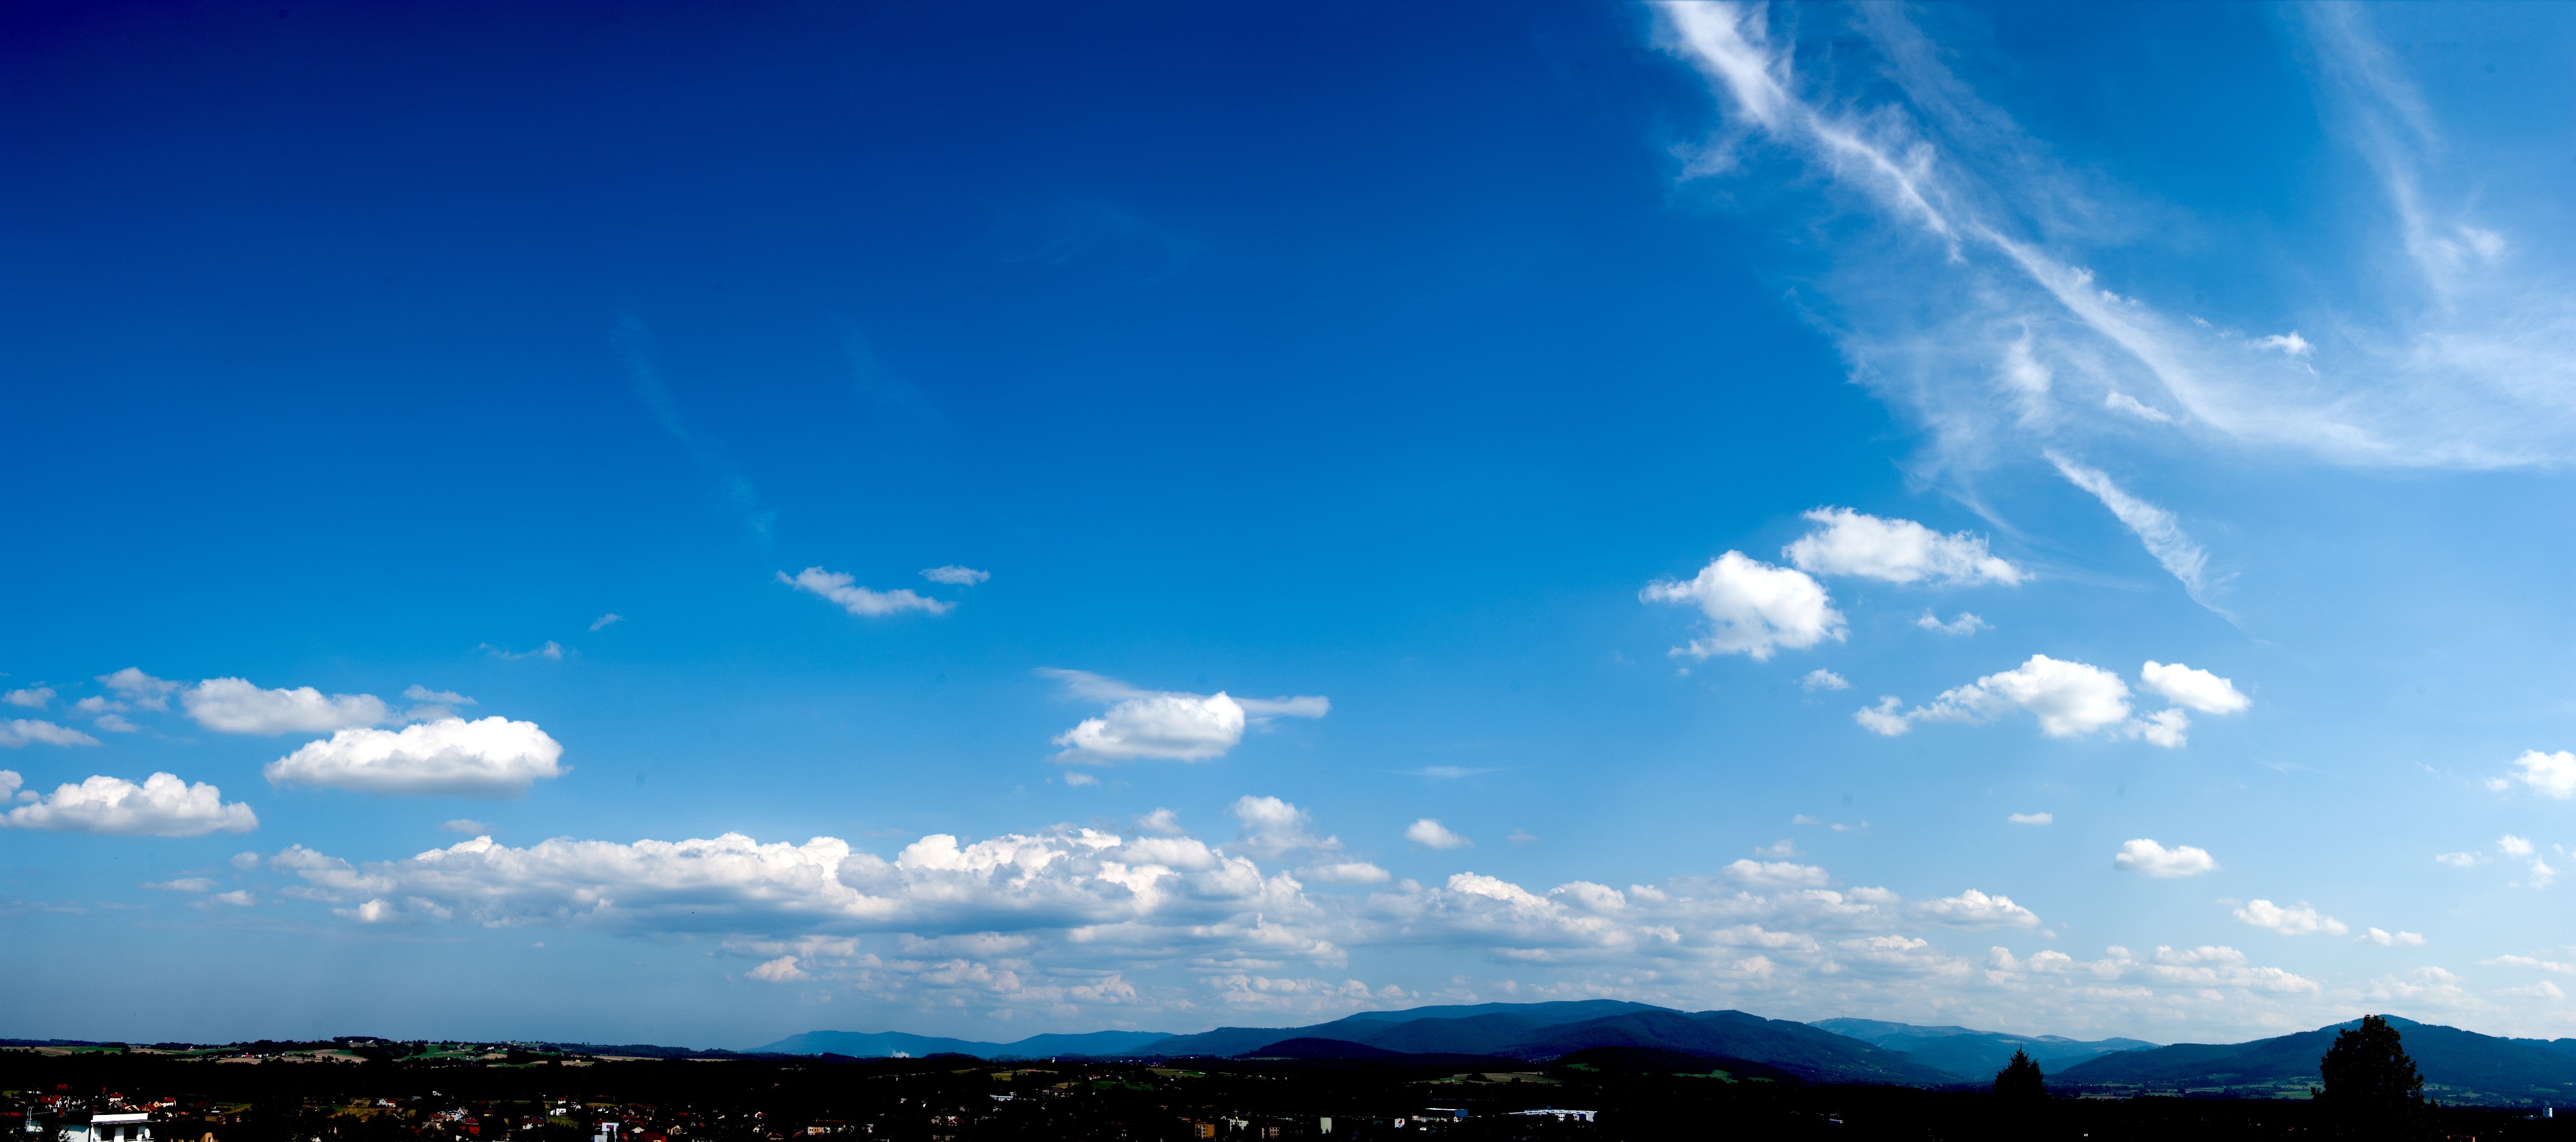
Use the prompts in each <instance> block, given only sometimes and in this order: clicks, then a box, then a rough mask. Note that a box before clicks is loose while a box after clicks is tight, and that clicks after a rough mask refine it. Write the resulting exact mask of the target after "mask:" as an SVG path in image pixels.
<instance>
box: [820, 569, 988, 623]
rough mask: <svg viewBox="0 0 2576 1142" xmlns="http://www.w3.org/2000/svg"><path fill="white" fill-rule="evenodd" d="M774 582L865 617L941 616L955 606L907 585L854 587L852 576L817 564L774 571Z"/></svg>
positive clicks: (855, 580) (856, 581) (855, 581)
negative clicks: (793, 571) (886, 588)
mask: <svg viewBox="0 0 2576 1142" xmlns="http://www.w3.org/2000/svg"><path fill="white" fill-rule="evenodd" d="M778 581H779V582H781V583H785V584H787V585H788V586H790V587H794V588H796V589H797V590H799V591H805V592H809V593H811V594H815V595H819V596H822V597H823V598H825V599H829V600H831V601H832V602H833V603H834V604H836V605H838V606H839V607H840V608H841V609H842V610H845V611H848V612H850V613H851V614H854V615H859V616H862V617H868V618H874V617H877V616H880V615H899V614H902V613H904V612H906V611H920V612H922V613H924V614H931V615H944V614H947V613H948V612H949V611H951V610H954V609H956V606H957V604H955V603H951V602H948V601H946V600H944V599H933V598H929V597H927V596H924V595H919V594H915V593H914V592H913V591H912V590H911V589H910V588H908V587H907V588H901V589H897V590H893V591H877V590H871V589H869V588H866V587H861V586H858V585H857V584H858V580H857V579H856V578H855V577H853V576H849V575H844V574H842V573H840V572H838V571H826V570H824V569H822V568H820V567H808V568H806V569H804V570H802V571H799V572H797V573H796V574H795V575H794V576H792V577H791V576H790V575H788V574H787V573H786V572H784V571H781V572H779V573H778Z"/></svg>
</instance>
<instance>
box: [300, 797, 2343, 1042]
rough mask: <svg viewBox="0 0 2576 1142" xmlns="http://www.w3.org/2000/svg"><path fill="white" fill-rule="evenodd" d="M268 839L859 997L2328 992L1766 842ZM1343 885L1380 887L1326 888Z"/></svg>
mask: <svg viewBox="0 0 2576 1142" xmlns="http://www.w3.org/2000/svg"><path fill="white" fill-rule="evenodd" d="M1167 823H1169V824H1171V825H1173V826H1175V827H1176V825H1177V822H1167ZM270 863H271V866H272V867H273V868H274V869H276V870H277V871H279V872H281V873H284V874H286V875H288V876H291V877H294V878H296V879H297V880H299V881H300V882H301V883H300V884H299V885H298V886H297V887H295V888H293V889H290V890H288V891H287V892H286V893H282V894H281V896H283V897H285V899H284V900H283V901H281V904H282V905H283V906H284V907H288V908H294V907H297V906H299V905H298V901H312V902H315V903H318V904H320V905H321V906H324V907H329V908H331V909H333V910H334V912H335V913H336V914H337V915H338V916H339V917H340V918H341V919H342V921H343V922H347V923H352V924H373V925H401V924H411V925H458V926H478V927H504V926H537V927H562V928H572V929H589V930H593V931H604V932H609V933H619V934H626V935H631V936H636V937H643V938H651V939H657V940H658V939H666V938H668V937H670V936H675V935H683V934H705V935H711V936H716V937H718V939H717V940H716V941H713V942H715V943H716V944H717V946H718V947H719V948H720V949H721V950H720V953H719V954H720V955H722V956H725V957H731V958H733V959H734V960H736V961H737V962H736V963H735V964H734V965H732V966H731V967H730V968H729V969H725V968H721V967H719V968H716V970H730V971H732V972H733V973H735V974H737V975H745V976H748V975H749V974H751V973H753V972H755V971H758V970H760V968H759V965H762V964H774V963H777V962H778V961H780V960H781V959H783V958H790V957H792V961H793V962H792V966H793V968H794V969H795V971H796V973H797V974H798V975H800V976H801V977H802V978H801V979H798V980H797V981H796V982H799V983H809V981H810V983H809V986H814V987H827V988H829V989H831V990H833V991H834V992H836V993H838V994H840V995H855V996H858V997H860V998H861V999H862V1000H863V1001H866V1002H881V1003H895V1004H901V1005H905V1006H908V1007H920V1006H929V1007H938V1008H946V1009H951V1010H956V1011H960V1012H962V1013H980V1014H983V1015H987V1016H992V1017H995V1018H1012V1017H1015V1016H1016V1017H1019V1018H1023V1019H1029V1018H1040V1017H1043V1018H1046V1019H1049V1020H1055V1021H1072V1022H1081V1023H1091V1024H1094V1025H1097V1024H1098V1023H1100V1022H1103V1021H1113V1022H1129V1021H1143V1020H1146V1019H1149V1018H1150V1019H1154V1020H1157V1021H1160V1020H1168V1019H1178V1018H1197V1019H1200V1020H1203V1021H1207V1022H1232V1023H1250V1022H1258V1021H1264V1020H1275V1021H1280V1022H1304V1021H1312V1020H1315V1019H1323V1018H1331V1017H1335V1016H1339V1015H1344V1014H1348V1013H1350V1012H1351V1011H1353V1010H1355V1009H1360V1008H1383V1007H1390V1006H1407V1005H1413V1004H1420V1003H1425V1002H1440V1001H1448V1002H1462V1003H1472V1002H1485V1001H1488V1000H1492V999H1496V998H1507V999H1514V1000H1517V1001H1531V1000H1540V999H1564V998H1581V997H1586V996H1600V995H1615V996H1619V997H1623V998H1632V999H1637V1000H1641V1001H1645V1002H1657V1003H1663V1004H1666V1005H1670V1006H1680V1007H1687V1008H1690V1009H1694V1010H1696V1009H1701V1008H1705V1007H1709V1006H1720V1005H1723V1006H1740V1007H1753V1008H1756V1009H1763V1008H1771V1007H1778V1006H1781V1005H1783V1004H1790V1003H1797V1002H1806V1001H1808V1000H1809V999H1811V998H1812V999H1819V1000H1821V999H1823V998H1828V997H1839V999H1838V1000H1837V1001H1838V1002H1845V1003H1861V1004H1869V1005H1880V1004H1894V1003H1897V1002H1901V1001H1904V1000H1906V999H1909V998H1912V999H1919V998H1920V996H1921V995H1922V994H1923V989H1924V988H1926V987H1929V988H1934V989H1937V991H1938V992H1939V993H1940V994H1943V995H1948V996H1952V997H1955V998H1957V999H1959V1000H1960V1001H1961V1002H1965V1003H1973V1004H1984V1003H2005V1004H2011V1005H2015V1006H2016V1007H2019V1006H2023V1005H2033V1004H2035V1005H2038V1006H2039V1007H2040V1008H2041V1009H2043V1010H2051V1011H2058V1012H2073V1011H2089V1012H2091V1013H2092V1014H2090V1015H2087V1016H2085V1018H2086V1019H2087V1020H2091V1021H2107V1022H2111V1023H2114V1024H2118V1023H2123V1022H2125V1021H2126V1020H2128V1019H2132V1018H2141V1017H2143V1016H2144V1013H2145V1012H2148V1011H2168V1012H2172V1011H2182V1012H2190V1013H2201V1014H2205V1015H2206V1016H2208V1017H2209V1018H2211V1019H2216V1020H2220V1021H2234V1022H2233V1023H2230V1024H2229V1025H2230V1026H2234V1025H2236V1024H2240V1023H2249V1022H2259V1021H2261V1020H2280V1021H2284V1022H2287V1021H2293V1020H2296V1021H2305V1020H2306V1019H2308V1017H2309V1016H2310V1015H2311V1014H2312V1012H2311V1011H2310V1010H2309V1009H2308V1008H2305V1007H2300V1008H2285V1007H2283V1006H2282V1004H2283V1003H2284V1002H2285V1001H2286V1000H2287V999H2288V998H2294V997H2299V996H2312V995H2314V994H2315V993H2316V992H2317V990H2318V989H2317V987H2316V985H2315V984H2314V983H2313V982H2311V981H2306V980H2303V979H2301V978H2300V977H2298V976H2296V975H2293V974H2290V973H2287V972H2284V971H2281V970H2280V969H2276V968H2266V967H2259V966H2255V965H2251V964H2249V963H2248V962H2247V959H2246V957H2245V956H2244V955H2242V954H2241V953H2237V952H2234V951H2232V950H2228V949H2213V948H2200V949H2194V950H2188V951H2176V950H2174V949H2170V948H2159V949H2157V950H2156V951H2155V952H2154V953H2153V954H2152V955H2145V956H2132V955H2130V954H2129V953H2127V952H2125V951H2121V950H2118V949H2114V950H2113V951H2112V954H2111V955H2110V956H2108V957H2106V958H2104V959H2102V960H2075V959H2073V958H2071V957H2067V956H2064V955H2062V954H2060V953H2057V952H2054V951H2046V952H2040V953H2037V954H2034V955H2033V956H2031V957H2030V958H2029V959H2026V960H2024V959H2017V958H2014V957H2013V956H2012V955H2011V953H2010V952H2009V951H1996V952H1990V953H1988V954H1987V955H1986V956H1985V957H1983V958H1981V959H1970V958H1966V957H1963V956H1960V955H1955V954H1952V953H1951V952H1950V951H1948V950H1946V949H1944V948H1943V947H1942V946H1941V943H1940V941H1941V939H1943V938H1944V937H1945V936H1947V935H1949V934H1950V933H1954V932H1956V931H1957V930H1958V929H1961V928H1981V927H2001V928H2004V929H2006V930H2010V931H2015V932H2023V931H2032V930H2033V929H2032V928H2031V925H2032V924H2033V923H2034V922H2035V919H2025V918H2023V916H2022V915H2021V911H2020V910H2018V909H2017V907H2016V906H2013V905H2011V904H2009V903H2007V902H2006V901H2004V899H2003V898H2002V897H1999V896H1996V895H1993V894H1991V893H1976V894H1970V893H1961V894H1959V895H1958V896H1954V897H1950V898H1947V899H1945V900H1928V899H1927V900H1924V901H1919V902H1918V901H1911V900H1908V899H1906V898H1904V897H1902V896H1900V895H1899V894H1897V893H1895V892H1892V891H1889V890H1886V889H1880V888H1850V889H1840V890H1837V889H1834V888H1830V887H1826V884H1828V883H1830V878H1829V877H1827V876H1826V875H1825V874H1824V872H1823V870H1821V869H1814V870H1813V871H1809V869H1810V867H1811V866H1802V865H1782V866H1780V867H1779V868H1777V869H1767V868H1760V866H1756V867H1757V869H1759V871H1758V872H1757V873H1756V874H1755V875H1754V877H1753V880H1752V881H1748V880H1747V879H1744V878H1742V877H1739V876H1736V875H1727V876H1721V877H1716V878H1710V879H1698V878H1691V877H1682V878H1676V879H1673V880H1669V881H1666V882H1663V883H1660V884H1620V885H1613V884H1605V883H1596V882H1592V881H1585V880H1572V881H1568V882H1565V883H1562V884H1558V885H1557V886H1555V887H1553V888H1546V887H1541V886H1538V885H1528V886H1524V885H1521V884H1517V883H1514V882H1512V881H1510V880H1507V879H1503V878H1501V877H1497V876H1492V875H1488V874H1483V873H1476V872H1460V873H1457V874H1454V875H1451V876H1449V877H1447V878H1446V879H1445V880H1442V881H1438V882H1434V883H1430V884H1423V883H1418V882H1415V881H1410V880H1404V879H1400V878H1395V877H1392V876H1386V877H1383V878H1381V876H1380V874H1381V873H1383V872H1384V870H1382V869H1376V866H1374V865H1367V864H1363V863H1361V862H1357V861H1349V862H1341V863H1339V864H1333V865H1324V866H1318V867H1315V868H1308V869H1304V870H1302V871H1300V872H1299V873H1298V874H1297V875H1295V876H1289V875H1285V874H1282V873H1279V872H1277V871H1275V870H1265V869H1264V867H1263V866H1262V865H1261V864H1260V863H1259V862H1257V861H1256V860H1255V859H1254V858H1251V857H1250V856H1248V855H1244V854H1240V853H1231V852H1228V851H1225V850H1222V849H1218V848H1216V847H1213V846H1210V845H1207V844H1205V843H1202V842H1200V841H1197V840H1195V839H1192V838H1190V837H1188V836H1187V835H1185V834H1178V833H1173V834H1171V835H1161V836H1155V835H1133V836H1120V835H1115V834H1111V833H1107V832H1103V831H1100V830H1096V829H1083V828H1076V827H1072V826H1057V827H1054V828H1051V829H1046V830H1042V831H1039V832H1036V833H1029V834H1009V835H1003V836H995V837H991V838H988V839H984V840H980V841H973V842H971V843H970V842H967V841H964V840H961V839H960V838H957V837H954V836H948V835H932V836H927V837H923V838H921V839H920V840H919V841H918V842H916V843H914V844H911V845H908V846H905V847H904V848H903V849H902V850H901V852H900V853H899V854H897V855H896V856H894V857H892V858H891V859H883V858H879V857H877V856H874V855H871V854H868V853H865V852H860V851H856V850H853V849H852V848H851V847H850V846H849V845H848V844H847V843H845V842H843V841H840V840H838V839H835V838H831V837H817V838H814V839H812V840H809V841H806V842H804V843H801V844H794V843H774V842H773V843H766V844H764V843H761V842H758V841H756V840H754V839H752V838H750V837H746V836H741V835H738V834H726V835H724V836H719V837H715V838H711V839H693V840H684V841H657V840H646V841H638V842H635V843H632V844H615V843H608V842H601V841H582V840H576V839H572V838H556V839H552V840H547V841H542V842H538V843H535V844H531V845H528V846H525V847H511V846H505V845H498V844H495V843H493V842H491V841H489V840H485V839H481V838H477V839H475V840H471V841H466V842H463V843H460V844H457V845H453V846H450V847H447V848H443V849H433V850H431V851H428V852H424V853H421V854H419V855H417V856H413V857H410V858H407V859H399V860H390V861H373V862H365V863H353V862H350V861H346V860H341V859H338V858H336V857H332V856H328V855H325V854H322V853H317V852H313V851H311V850H308V849H304V848H301V847H290V848H288V849H287V850H286V851H284V852H282V853H279V854H277V856H276V857H275V858H274V859H273V860H272V861H271V862H270ZM1372 870H1374V871H1372ZM1757 881H1758V882H1757ZM1327 883H1331V884H1355V885H1358V886H1360V888H1361V890H1360V891H1347V890H1345V891H1334V892H1309V891H1308V890H1307V889H1306V887H1305V886H1306V885H1307V884H1314V885H1322V884H1327ZM1430 947H1439V948H1450V949H1456V950H1458V951H1460V952H1465V953H1481V954H1482V957H1483V959H1484V961H1485V962H1487V963H1488V964H1490V965H1493V971H1492V972H1490V973H1487V974H1483V975H1481V976H1476V977H1468V976H1464V975H1462V976H1461V977H1460V978H1458V979H1455V980H1446V981H1445V984H1446V987H1445V988H1444V989H1443V990H1439V991H1433V992H1429V993H1425V992H1423V991H1413V990H1408V989H1406V988H1403V987H1398V986H1395V985H1392V984H1386V985H1383V986H1381V985H1380V984H1379V983H1364V982H1362V981H1361V979H1359V978H1354V977H1359V976H1362V975H1363V974H1364V973H1366V972H1367V971H1369V970H1371V969H1369V968H1367V967H1364V966H1362V960H1361V958H1360V952H1361V950H1362V949H1367V950H1368V953H1369V954H1370V955H1371V956H1372V957H1374V960H1375V961H1384V960H1390V959H1391V960H1392V961H1393V962H1397V963H1405V962H1411V961H1414V960H1417V959H1419V958H1420V956H1419V954H1418V950H1419V949H1423V948H1430ZM1448 958H1449V959H1472V955H1471V956H1467V957H1461V956H1451V957H1448ZM1373 962H1374V961H1373ZM1468 970H1469V971H1471V972H1472V971H1473V970H1474V969H1472V968H1470V969H1468ZM786 971H787V968H786V967H785V966H781V967H778V968H774V969H771V970H770V973H769V974H771V975H773V976H782V975H785V974H786ZM1440 974H1441V975H1442V976H1444V977H1446V976H1447V975H1448V974H1449V973H1448V972H1447V971H1446V970H1445V969H1444V970H1443V971H1442V972H1441V973H1440ZM2088 1025H2090V1024H2089V1023H2088Z"/></svg>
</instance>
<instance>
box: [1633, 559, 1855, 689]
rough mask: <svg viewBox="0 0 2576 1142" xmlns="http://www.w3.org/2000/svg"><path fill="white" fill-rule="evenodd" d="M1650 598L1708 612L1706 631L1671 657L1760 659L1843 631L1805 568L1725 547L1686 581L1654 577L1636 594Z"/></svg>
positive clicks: (1839, 618) (1837, 615)
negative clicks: (1653, 580) (1729, 549)
mask: <svg viewBox="0 0 2576 1142" xmlns="http://www.w3.org/2000/svg"><path fill="white" fill-rule="evenodd" d="M1637 597H1638V598H1639V599H1640V600H1643V601H1645V602H1649V603H1683V604H1688V605H1691V606H1696V607H1698V608H1699V609H1700V613H1701V614H1703V615H1706V616H1707V617H1708V634H1707V636H1706V637H1704V638H1695V639H1692V640H1691V641H1690V643H1689V645H1687V646H1678V647H1674V648H1673V651H1672V653H1673V654H1674V655H1675V656H1676V657H1680V656H1688V657H1691V658H1697V659H1706V658H1709V657H1711V656H1714V655H1720V654H1741V655H1745V656H1748V657H1750V658H1752V659H1753V660H1754V661H1756V662H1765V661H1768V660H1769V659H1770V658H1771V655H1772V653H1773V652H1775V651H1777V650H1778V649H1779V648H1781V647H1788V648H1789V649H1792V650H1800V649H1804V648H1806V647H1810V646H1814V645H1816V644H1817V643H1820V642H1823V641H1825V640H1827V639H1832V640H1834V641H1836V642H1840V641H1842V639H1843V638H1844V637H1845V636H1846V634H1847V633H1848V627H1847V625H1846V623H1845V621H1844V619H1843V615H1842V612H1840V611H1837V610H1835V609H1834V607H1833V600H1832V598H1830V597H1829V596H1828V595H1827V594H1826V592H1825V588H1824V585H1823V584H1821V583H1818V582H1816V581H1815V580H1814V579H1812V578H1810V577H1808V576H1807V574H1806V573H1805V572H1802V571H1796V570H1792V569H1790V568H1787V567H1774V566H1772V565H1770V564H1768V563H1764V562H1762V561H1761V560H1758V559H1751V558H1747V557H1746V556H1745V555H1744V553H1743V552H1740V551H1729V552H1727V553H1726V554H1724V555H1721V556H1718V557H1717V558H1716V559H1713V560H1710V561H1709V564H1708V566H1706V567H1703V568H1701V569H1700V572H1699V574H1698V575H1697V576H1696V577H1694V578H1692V579H1690V580H1689V581H1687V582H1684V581H1681V580H1675V579H1659V580H1656V581H1655V582H1652V583H1649V584H1647V585H1646V588H1645V589H1644V590H1642V591H1639V592H1638V593H1637Z"/></svg>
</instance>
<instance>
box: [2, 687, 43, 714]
mask: <svg viewBox="0 0 2576 1142" xmlns="http://www.w3.org/2000/svg"><path fill="white" fill-rule="evenodd" d="M53 700H54V688H53V687H51V686H30V687H28V688H26V689H23V690H11V691H9V692H8V693H6V694H0V702H7V703H9V704H10V705H12V706H25V707H26V708H28V709H30V710H41V709H44V708H45V704H46V703H48V702H51V701H53Z"/></svg>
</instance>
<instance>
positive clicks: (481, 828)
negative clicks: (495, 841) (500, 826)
mask: <svg viewBox="0 0 2576 1142" xmlns="http://www.w3.org/2000/svg"><path fill="white" fill-rule="evenodd" d="M438 827H439V828H440V829H441V830H443V831H445V832H450V833H463V834H465V835H466V836H469V837H485V836H490V835H492V833H493V832H495V831H496V830H494V829H493V828H492V826H491V825H489V824H486V823H484V822H482V821H477V820H475V819H474V818H472V817H457V818H453V819H451V820H446V821H441V822H439V823H438Z"/></svg>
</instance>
